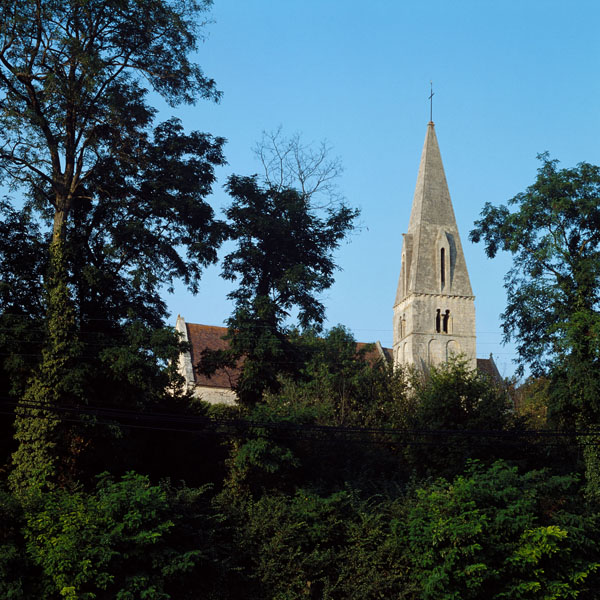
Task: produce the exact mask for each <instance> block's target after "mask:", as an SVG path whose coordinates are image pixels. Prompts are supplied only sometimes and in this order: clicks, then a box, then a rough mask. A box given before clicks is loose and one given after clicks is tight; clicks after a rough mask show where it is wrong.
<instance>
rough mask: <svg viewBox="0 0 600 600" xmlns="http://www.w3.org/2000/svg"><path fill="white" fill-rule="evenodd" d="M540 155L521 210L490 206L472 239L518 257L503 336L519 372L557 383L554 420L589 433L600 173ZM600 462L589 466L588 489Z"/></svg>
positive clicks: (596, 330) (595, 398)
mask: <svg viewBox="0 0 600 600" xmlns="http://www.w3.org/2000/svg"><path fill="white" fill-rule="evenodd" d="M539 158H540V160H541V162H542V165H541V167H540V168H539V169H538V176H537V179H536V181H535V182H534V183H533V185H531V186H529V187H528V188H527V190H526V191H525V192H522V193H520V194H518V195H517V196H515V197H514V198H513V199H512V200H510V202H509V204H510V205H513V206H514V207H515V208H516V210H514V211H513V212H511V210H510V209H509V207H507V206H499V207H493V206H491V205H490V204H486V205H485V207H484V209H483V211H482V218H481V219H480V220H479V221H477V222H476V223H475V226H476V227H475V229H474V230H473V231H472V232H471V239H472V240H473V241H475V242H478V241H480V240H483V241H484V242H485V245H486V252H487V254H488V256H490V257H492V258H493V257H494V256H495V255H496V253H497V252H498V251H499V250H504V251H508V252H510V253H511V254H512V255H513V259H514V266H513V268H512V269H511V270H510V271H509V273H508V274H507V276H506V289H507V292H508V294H507V295H508V305H507V307H506V310H505V311H504V313H503V315H502V318H503V328H504V336H505V339H506V340H509V339H511V338H512V339H515V341H516V343H517V351H518V353H519V362H520V365H521V368H522V367H523V366H524V365H528V366H529V367H530V368H531V370H532V372H533V374H534V375H544V374H546V375H548V376H549V377H550V378H551V381H552V385H551V396H550V400H551V402H550V412H551V416H552V418H553V420H555V421H558V422H559V423H560V424H561V425H563V426H566V427H569V428H571V429H575V427H578V428H579V429H584V430H585V429H587V428H588V427H590V426H595V425H597V424H598V423H599V422H600V404H599V398H600V378H598V376H597V373H598V368H599V366H600V341H599V340H600V312H599V310H598V307H599V302H600V284H599V282H600V226H599V224H600V208H599V207H600V204H599V202H598V198H599V197H600V168H599V167H597V166H594V165H590V164H588V163H580V164H579V165H577V167H575V168H572V169H558V168H557V163H558V161H556V160H551V159H550V158H549V157H548V154H542V155H540V157H539ZM587 454H589V452H587ZM590 459H591V457H590ZM592 463H593V464H592ZM599 465H600V463H599V462H598V461H596V460H595V459H594V460H592V462H589V464H588V466H587V470H588V473H589V474H590V476H591V478H590V479H589V482H590V485H591V484H592V480H594V481H596V480H600V476H598V475H597V474H594V472H595V471H596V470H597V469H598V467H599ZM593 487H594V490H595V491H594V492H593V493H595V494H600V491H599V490H600V488H597V487H595V484H594V486H593ZM591 491H593V490H591Z"/></svg>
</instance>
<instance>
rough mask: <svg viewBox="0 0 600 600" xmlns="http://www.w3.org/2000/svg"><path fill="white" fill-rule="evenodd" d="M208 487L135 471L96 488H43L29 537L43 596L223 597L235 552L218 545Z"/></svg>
mask: <svg viewBox="0 0 600 600" xmlns="http://www.w3.org/2000/svg"><path fill="white" fill-rule="evenodd" d="M206 491H207V490H206V489H204V490H202V489H201V490H189V489H187V488H183V489H181V490H179V491H177V490H173V489H171V488H169V487H168V486H152V485H150V483H149V481H148V478H147V477H144V476H141V475H137V474H135V473H128V474H127V475H125V476H124V477H123V478H122V479H121V480H120V481H113V480H112V478H110V477H109V476H107V475H103V476H101V477H100V478H99V480H98V484H97V488H96V491H95V492H94V493H86V492H83V491H70V492H67V491H62V490H61V491H54V492H49V493H45V494H42V495H41V496H40V497H39V499H38V503H37V504H36V505H35V506H34V507H32V508H30V509H29V511H28V514H27V523H26V527H25V537H26V540H27V549H28V552H29V554H30V556H31V557H32V560H33V561H34V562H35V564H37V565H38V566H39V567H40V568H41V569H42V571H43V573H44V578H43V588H44V589H43V597H44V598H54V597H59V596H60V597H65V598H80V599H86V598H89V599H91V598H107V599H108V598H119V599H122V600H126V599H133V598H148V599H167V598H177V599H178V600H179V599H185V598H190V599H191V598H197V597H198V596H197V594H201V593H203V592H204V593H206V594H207V595H206V596H204V597H216V596H212V591H211V590H213V588H214V587H215V586H217V584H218V582H219V581H221V580H223V579H224V577H225V569H226V564H227V557H226V556H222V555H218V550H216V549H215V548H213V546H212V544H213V538H212V533H211V531H212V530H213V529H214V528H215V526H216V524H211V519H212V516H211V514H210V513H211V510H210V508H209V505H208V502H207V500H206ZM207 577H208V580H206V581H203V579H204V578H207ZM192 582H193V585H192ZM213 591H214V590H213Z"/></svg>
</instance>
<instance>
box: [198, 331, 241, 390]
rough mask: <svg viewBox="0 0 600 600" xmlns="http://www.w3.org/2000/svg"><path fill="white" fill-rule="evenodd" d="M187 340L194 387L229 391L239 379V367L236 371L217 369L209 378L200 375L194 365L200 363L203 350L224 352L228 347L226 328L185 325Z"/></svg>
mask: <svg viewBox="0 0 600 600" xmlns="http://www.w3.org/2000/svg"><path fill="white" fill-rule="evenodd" d="M186 327H187V335H188V340H189V342H190V345H191V350H190V353H191V355H192V365H193V366H194V382H195V383H196V385H202V386H208V387H219V388H227V389H231V388H232V387H233V386H234V385H235V382H236V381H237V378H238V377H239V367H238V368H236V369H219V370H218V371H216V372H215V374H214V375H212V376H211V377H206V376H205V375H200V374H199V373H198V371H197V370H196V368H195V367H196V365H197V364H198V362H199V361H200V356H201V354H202V351H203V350H226V349H227V348H228V347H229V343H228V342H227V340H224V339H223V337H224V336H225V335H227V327H216V326H214V325H198V324H196V323H186Z"/></svg>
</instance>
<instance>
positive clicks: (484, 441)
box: [406, 360, 514, 476]
mask: <svg viewBox="0 0 600 600" xmlns="http://www.w3.org/2000/svg"><path fill="white" fill-rule="evenodd" d="M414 391H415V407H414V409H413V411H412V414H411V415H410V417H409V419H410V424H409V429H413V430H417V431H419V432H421V436H419V437H418V438H417V440H416V441H417V443H416V444H414V445H409V446H407V450H406V453H407V455H408V459H409V461H410V463H412V465H413V468H414V469H415V470H416V471H417V472H420V473H426V474H429V475H431V474H435V475H444V476H453V475H455V474H456V473H460V472H461V471H462V470H463V468H464V465H465V462H466V461H467V460H469V459H471V458H480V459H489V458H491V457H498V456H499V455H500V456H502V455H504V456H506V453H507V450H506V446H504V447H503V446H502V445H501V443H500V444H499V440H498V439H491V438H490V437H489V436H486V435H485V433H483V434H482V432H486V431H490V430H491V431H504V432H507V431H509V430H510V429H511V428H512V425H513V423H512V422H511V421H512V418H511V417H512V411H511V405H510V401H509V398H508V394H507V393H506V390H505V389H503V388H502V386H500V385H498V384H497V383H496V382H494V381H492V380H491V379H490V378H489V377H488V376H487V375H485V374H483V373H481V372H479V371H476V370H472V369H469V368H468V367H467V365H466V363H464V362H461V361H460V360H454V361H451V362H449V363H446V364H443V365H440V366H439V367H432V368H431V370H430V372H429V374H428V376H427V377H424V378H421V379H417V381H416V382H415V383H414ZM428 432H432V433H431V434H429V435H428ZM436 432H444V433H445V434H446V435H442V436H439V435H437V434H436ZM419 442H420V443H419ZM423 442H424V443H423ZM500 442H501V440H500ZM508 452H509V453H510V452H514V450H513V449H512V448H510V446H509V451H508ZM509 456H510V454H509Z"/></svg>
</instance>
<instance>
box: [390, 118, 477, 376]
mask: <svg viewBox="0 0 600 600" xmlns="http://www.w3.org/2000/svg"><path fill="white" fill-rule="evenodd" d="M403 238H404V240H403V247H402V265H401V269H400V279H399V281H398V289H397V293H396V301H395V306H394V350H395V351H397V354H396V360H397V362H405V363H411V364H413V363H420V364H425V365H426V364H432V363H434V364H435V363H439V362H444V361H445V360H447V358H448V356H449V354H448V349H449V348H450V349H453V351H456V349H457V348H459V352H461V353H463V354H465V356H466V357H467V358H468V359H469V360H472V361H473V362H474V361H475V309H474V304H473V300H474V297H473V292H472V290H471V283H470V280H469V273H468V271H467V265H466V262H465V257H464V254H463V249H462V244H461V241H460V236H459V234H458V228H457V226H456V218H455V216H454V210H453V208H452V201H451V199H450V192H449V191H448V184H447V182H446V175H445V173H444V166H443V164H442V157H441V154H440V149H439V146H438V141H437V137H436V134H435V128H434V124H433V122H429V124H428V126H427V134H426V136H425V144H424V146H423V152H422V154H421V164H420V165H419V174H418V176H417V185H416V188H415V195H414V198H413V204H412V211H411V215H410V221H409V224H408V232H407V233H406V234H404V236H403ZM425 338H427V339H425ZM401 342H402V343H401ZM407 352H408V354H407Z"/></svg>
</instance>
